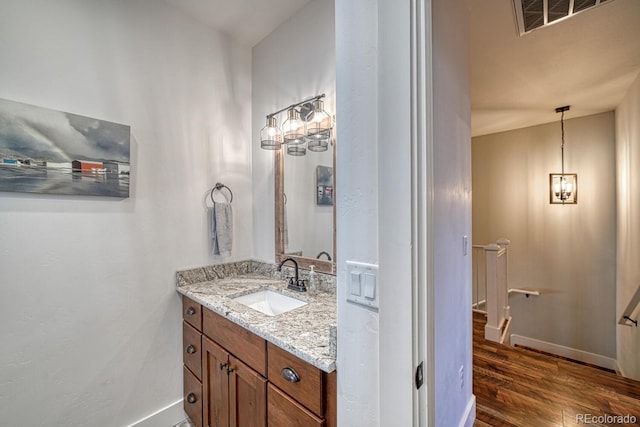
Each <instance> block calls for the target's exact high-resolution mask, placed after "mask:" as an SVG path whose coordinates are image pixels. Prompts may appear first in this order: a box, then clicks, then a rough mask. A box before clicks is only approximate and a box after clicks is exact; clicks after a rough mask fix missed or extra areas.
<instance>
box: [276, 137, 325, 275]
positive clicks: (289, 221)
mask: <svg viewBox="0 0 640 427" xmlns="http://www.w3.org/2000/svg"><path fill="white" fill-rule="evenodd" d="M334 130H335V128H334ZM331 142H332V143H331V145H330V147H329V149H328V150H327V151H323V152H312V151H308V152H307V154H306V155H304V156H291V155H288V154H286V149H284V147H283V149H281V150H278V151H276V153H275V157H274V159H275V165H274V172H275V176H274V182H275V192H274V194H275V201H274V203H275V233H276V235H275V242H276V248H275V253H276V263H280V262H281V261H282V260H283V259H286V258H289V257H290V258H293V259H295V260H296V262H297V263H298V266H299V268H302V269H307V270H308V269H310V268H309V267H310V266H311V265H314V266H315V270H316V271H319V272H323V273H330V274H335V259H336V257H335V254H336V227H335V223H336V221H335V190H336V177H335V162H336V155H335V151H336V150H335V148H336V138H335V133H333V134H332V137H331Z"/></svg>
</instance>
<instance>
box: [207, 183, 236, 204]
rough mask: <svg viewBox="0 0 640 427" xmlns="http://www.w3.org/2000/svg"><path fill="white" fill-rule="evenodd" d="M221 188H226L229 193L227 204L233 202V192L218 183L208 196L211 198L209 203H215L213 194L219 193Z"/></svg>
mask: <svg viewBox="0 0 640 427" xmlns="http://www.w3.org/2000/svg"><path fill="white" fill-rule="evenodd" d="M223 188H226V189H227V191H228V192H229V195H230V196H231V198H230V200H229V203H231V202H233V191H231V189H230V188H229V187H227V186H226V185H224V184H221V183H219V182H216V185H214V187H213V188H212V189H211V193H210V194H209V196H210V197H211V201H212V202H213V203H215V202H216V201H215V200H213V192H214V191H216V190H218V191H221V190H222V189H223Z"/></svg>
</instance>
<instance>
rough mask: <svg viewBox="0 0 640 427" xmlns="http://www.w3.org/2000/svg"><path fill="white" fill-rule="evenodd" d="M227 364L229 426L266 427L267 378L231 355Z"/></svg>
mask: <svg viewBox="0 0 640 427" xmlns="http://www.w3.org/2000/svg"><path fill="white" fill-rule="evenodd" d="M229 364H230V366H231V369H232V371H231V372H230V376H229V408H230V416H231V417H230V421H231V422H230V424H229V426H230V427H266V425H267V380H266V379H265V378H263V377H262V376H261V375H260V374H258V373H257V372H256V371H254V370H253V369H251V368H250V367H248V366H247V365H245V364H244V363H242V362H241V361H239V360H238V359H236V358H235V357H233V356H229Z"/></svg>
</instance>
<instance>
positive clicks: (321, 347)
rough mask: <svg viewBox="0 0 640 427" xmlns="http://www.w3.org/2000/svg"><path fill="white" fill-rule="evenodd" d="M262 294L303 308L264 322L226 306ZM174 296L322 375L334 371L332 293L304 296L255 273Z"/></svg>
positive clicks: (185, 287)
mask: <svg viewBox="0 0 640 427" xmlns="http://www.w3.org/2000/svg"><path fill="white" fill-rule="evenodd" d="M262 289H272V290H274V291H277V292H280V293H282V294H284V295H288V296H291V297H293V298H297V299H299V300H303V301H305V302H307V303H308V304H307V305H304V306H302V307H299V308H296V309H294V310H291V311H288V312H286V313H282V314H279V315H276V316H267V315H266V314H263V313H261V312H259V311H256V310H253V309H251V308H249V307H247V306H245V305H243V304H240V303H238V302H236V301H233V300H232V299H233V298H236V297H239V296H242V295H247V294H250V293H253V292H256V291H259V290H262ZM177 290H178V292H179V293H181V294H183V295H185V296H187V297H189V298H191V299H192V300H194V301H196V302H198V303H200V304H201V305H202V306H204V307H206V308H208V309H210V310H212V311H214V312H215V313H217V314H219V315H221V316H224V317H225V318H227V319H229V320H230V321H232V322H234V323H236V324H238V325H240V326H242V327H244V328H246V329H248V330H250V331H251V332H253V333H255V334H256V335H258V336H260V337H262V338H264V339H265V340H267V341H269V342H271V343H273V344H275V345H277V346H278V347H280V348H282V349H284V350H286V351H288V352H290V353H292V354H294V355H296V356H298V357H299V358H301V359H303V360H305V361H307V362H309V363H310V364H312V365H313V366H315V367H317V368H319V369H321V370H323V371H324V372H332V371H334V370H335V369H336V356H335V349H336V346H335V344H336V343H335V339H336V336H335V327H336V295H335V294H334V293H330V292H317V293H316V294H314V295H309V294H308V293H307V292H296V291H290V290H288V289H287V287H286V282H285V281H284V280H282V279H279V278H274V277H270V276H266V275H261V274H256V273H247V274H239V275H232V276H228V277H221V278H213V280H204V281H200V282H196V283H184V284H180V283H179V284H178V287H177ZM332 329H333V331H331V330H332Z"/></svg>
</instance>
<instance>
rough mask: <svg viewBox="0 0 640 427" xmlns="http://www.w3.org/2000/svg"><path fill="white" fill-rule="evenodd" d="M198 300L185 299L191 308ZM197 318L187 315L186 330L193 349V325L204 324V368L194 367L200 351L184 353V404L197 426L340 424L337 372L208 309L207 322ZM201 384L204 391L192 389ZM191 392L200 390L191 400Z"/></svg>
mask: <svg viewBox="0 0 640 427" xmlns="http://www.w3.org/2000/svg"><path fill="white" fill-rule="evenodd" d="M185 301H186V302H187V303H186V306H185V303H184V302H185ZM194 304H196V305H197V303H195V302H192V301H191V300H189V299H188V298H187V297H183V307H184V308H185V310H187V309H188V307H190V306H191V305H194ZM198 306H199V305H198ZM191 311H192V310H191ZM185 313H186V311H185ZM196 317H197V316H196V315H193V316H191V320H192V322H187V319H186V317H185V322H184V329H183V330H184V337H185V338H184V340H185V348H188V346H189V345H194V344H192V343H193V342H196V341H197V340H198V338H197V333H198V332H199V330H197V329H195V327H193V324H194V323H195V324H199V325H201V329H200V331H201V335H200V345H199V347H198V348H197V353H198V354H199V355H200V356H201V358H200V362H201V364H200V366H199V367H193V366H192V364H193V360H194V359H193V356H194V355H195V353H189V352H187V351H186V350H185V353H184V355H185V356H184V363H185V368H184V371H185V403H184V407H185V412H187V415H189V418H191V421H192V422H193V423H194V424H195V425H196V426H197V427H228V426H229V427H307V426H309V427H336V373H335V372H332V373H331V374H327V373H325V372H323V371H321V370H320V369H318V368H316V367H314V366H312V365H310V364H309V363H307V362H305V361H303V360H301V359H299V358H298V357H296V356H293V355H292V354H291V353H288V352H286V351H284V350H282V349H281V348H279V347H277V346H275V345H273V344H271V343H267V341H266V340H264V339H263V338H260V337H259V336H257V335H255V334H254V333H252V332H251V331H249V330H247V329H245V328H243V327H241V326H239V325H237V324H235V323H233V322H231V321H229V320H227V319H225V318H224V317H222V316H220V315H218V314H216V313H214V312H212V311H211V310H208V309H207V308H202V309H201V320H200V322H201V323H198V320H197V319H196ZM187 323H188V324H187ZM194 331H195V333H194ZM194 347H195V345H194ZM196 371H198V372H199V373H200V374H199V375H200V376H196ZM187 378H189V381H190V382H189V384H188V383H187ZM198 380H199V381H198ZM194 381H195V383H194ZM194 384H195V385H194ZM188 387H189V390H188ZM198 387H200V390H201V392H200V395H197V394H196V393H195V392H194V391H192V390H194V389H197V388H198ZM188 393H193V394H194V396H192V397H191V398H190V400H188V399H187V397H188V396H189V394H188ZM194 398H195V399H197V402H200V403H201V406H200V412H199V413H196V412H197V411H198V407H197V402H196V403H190V401H193V400H194Z"/></svg>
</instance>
